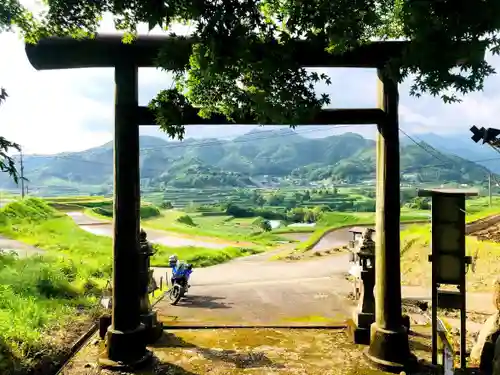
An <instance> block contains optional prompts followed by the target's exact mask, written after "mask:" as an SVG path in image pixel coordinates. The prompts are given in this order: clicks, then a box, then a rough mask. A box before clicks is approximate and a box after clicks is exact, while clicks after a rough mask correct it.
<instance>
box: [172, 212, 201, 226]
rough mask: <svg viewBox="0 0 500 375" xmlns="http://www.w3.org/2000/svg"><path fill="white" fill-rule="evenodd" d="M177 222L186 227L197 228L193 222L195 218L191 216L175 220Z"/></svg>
mask: <svg viewBox="0 0 500 375" xmlns="http://www.w3.org/2000/svg"><path fill="white" fill-rule="evenodd" d="M175 220H176V221H177V222H179V223H181V224H185V225H189V226H191V227H194V226H196V223H195V222H194V221H193V218H192V217H191V216H189V215H182V216H179V217H178V218H177V219H175Z"/></svg>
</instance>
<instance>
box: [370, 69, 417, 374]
mask: <svg viewBox="0 0 500 375" xmlns="http://www.w3.org/2000/svg"><path fill="white" fill-rule="evenodd" d="M384 73H385V72H384V71H383V70H382V69H378V70H377V74H378V85H379V94H378V95H379V107H380V108H381V109H382V110H383V111H384V112H385V114H386V116H385V121H384V122H383V123H379V124H377V127H378V134H377V212H376V225H375V235H376V241H375V243H376V247H375V257H376V261H375V277H376V281H375V323H374V324H373V325H372V334H371V343H370V348H369V350H368V353H367V356H368V358H369V359H370V360H371V361H372V362H373V363H374V364H376V365H378V366H379V367H382V368H385V369H387V370H390V371H398V372H399V371H401V370H403V369H404V368H405V367H406V364H407V363H408V361H409V359H410V357H411V355H410V349H409V342H408V334H407V332H406V330H405V328H404V327H403V325H402V316H401V315H402V312H401V275H400V273H401V271H400V269H401V267H400V239H399V235H400V186H399V184H400V178H399V121H398V104H399V94H398V86H397V82H395V81H394V80H392V79H391V78H390V77H387V76H386V75H384Z"/></svg>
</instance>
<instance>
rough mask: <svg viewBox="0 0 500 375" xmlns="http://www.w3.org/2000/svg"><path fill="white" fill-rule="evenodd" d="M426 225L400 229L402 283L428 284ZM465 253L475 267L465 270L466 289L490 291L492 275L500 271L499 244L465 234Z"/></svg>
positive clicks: (428, 251)
mask: <svg viewBox="0 0 500 375" xmlns="http://www.w3.org/2000/svg"><path fill="white" fill-rule="evenodd" d="M431 251H432V250H431V232H430V225H423V226H410V227H409V228H406V229H405V230H404V231H402V232H401V275H402V282H403V284H404V285H411V286H430V283H431V279H430V276H429V275H430V274H431V263H429V261H428V255H429V254H430V253H431ZM466 253H467V255H470V256H473V257H474V256H475V257H477V258H476V264H475V270H474V272H472V270H471V269H470V268H469V271H468V272H467V291H470V292H491V288H492V281H493V278H494V277H496V275H498V274H499V273H500V262H499V260H500V244H499V243H496V242H490V241H479V240H478V239H477V238H475V237H473V236H467V237H466Z"/></svg>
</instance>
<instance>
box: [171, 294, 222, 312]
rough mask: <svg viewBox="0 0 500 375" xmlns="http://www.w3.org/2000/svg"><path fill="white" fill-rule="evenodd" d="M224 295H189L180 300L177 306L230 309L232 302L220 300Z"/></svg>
mask: <svg viewBox="0 0 500 375" xmlns="http://www.w3.org/2000/svg"><path fill="white" fill-rule="evenodd" d="M224 299H225V298H224V297H214V296H198V295H188V296H186V297H184V298H183V299H181V300H180V302H179V303H178V304H177V306H181V307H191V308H199V309H230V308H231V304H228V303H224V302H218V301H220V300H224Z"/></svg>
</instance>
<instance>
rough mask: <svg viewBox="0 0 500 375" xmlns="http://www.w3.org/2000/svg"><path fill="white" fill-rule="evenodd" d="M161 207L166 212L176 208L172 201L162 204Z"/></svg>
mask: <svg viewBox="0 0 500 375" xmlns="http://www.w3.org/2000/svg"><path fill="white" fill-rule="evenodd" d="M160 207H161V208H163V209H164V210H171V209H172V208H174V206H173V205H172V202H170V201H163V202H161V205H160Z"/></svg>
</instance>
